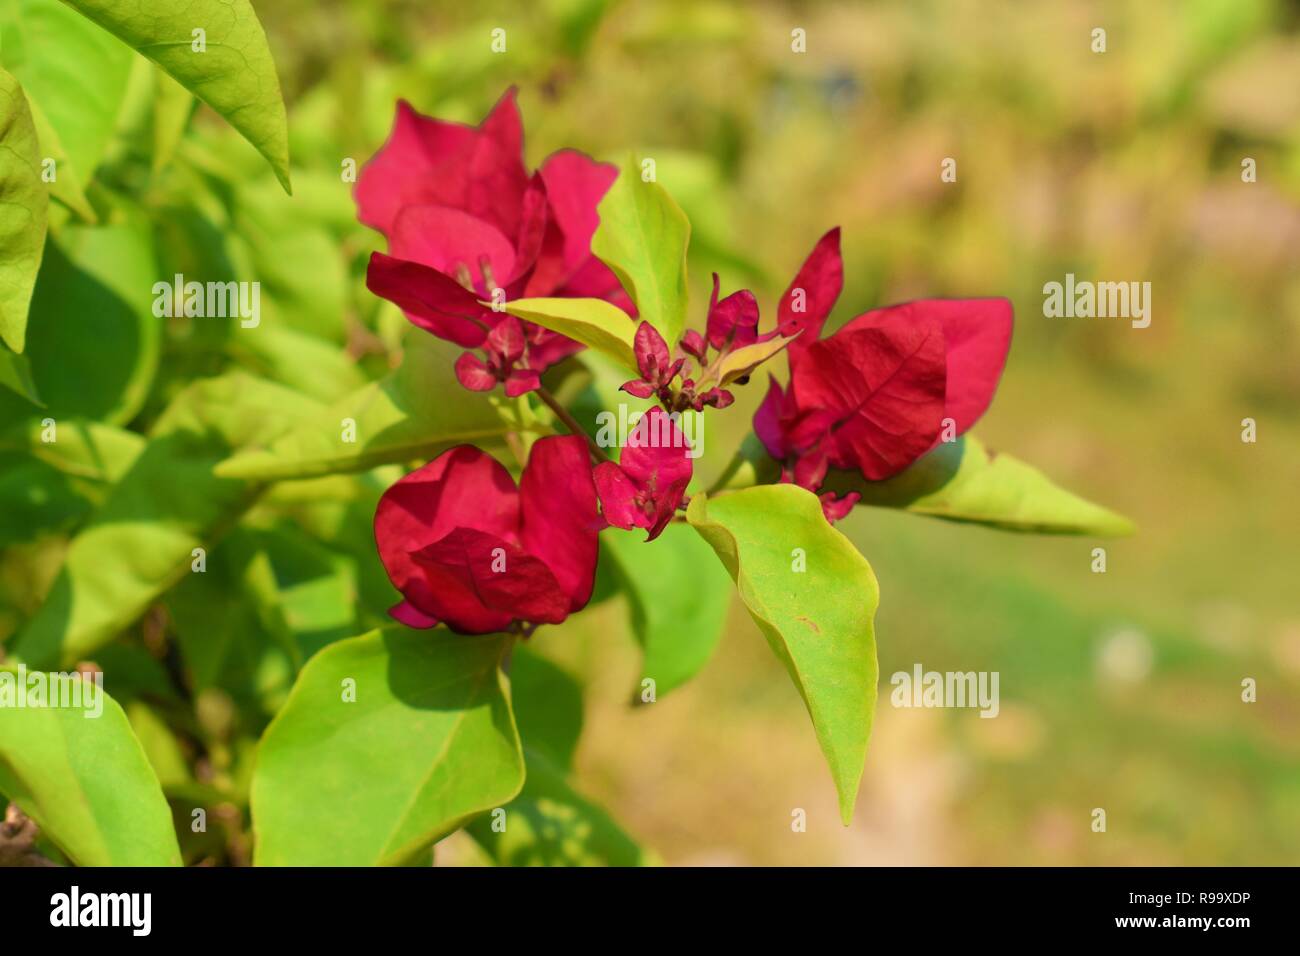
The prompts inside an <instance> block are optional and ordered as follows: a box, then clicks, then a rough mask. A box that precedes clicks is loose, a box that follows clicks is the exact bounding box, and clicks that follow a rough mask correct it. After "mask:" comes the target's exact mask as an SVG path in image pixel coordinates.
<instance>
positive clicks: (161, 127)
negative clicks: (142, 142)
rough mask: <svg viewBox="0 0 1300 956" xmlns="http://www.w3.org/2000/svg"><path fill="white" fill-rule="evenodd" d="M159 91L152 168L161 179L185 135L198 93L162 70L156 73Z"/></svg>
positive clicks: (155, 115)
mask: <svg viewBox="0 0 1300 956" xmlns="http://www.w3.org/2000/svg"><path fill="white" fill-rule="evenodd" d="M154 79H155V80H156V82H157V89H156V91H155V93H154V102H153V162H152V164H151V169H152V171H153V174H154V175H155V176H157V175H158V174H159V173H161V172H162V171H163V170H164V169H166V168H167V165H168V163H170V162H171V161H172V157H173V156H175V155H176V147H177V146H179V145H180V142H181V137H182V136H184V135H185V127H186V126H188V125H189V122H190V114H191V113H193V112H194V94H193V93H191V92H190V91H189V90H187V89H186V88H185V87H183V86H181V85H180V84H179V83H177V82H176V81H175V80H173V79H172V78H171V77H170V76H169V75H167V74H166V73H164V72H163V71H162V70H156V71H155V74H154Z"/></svg>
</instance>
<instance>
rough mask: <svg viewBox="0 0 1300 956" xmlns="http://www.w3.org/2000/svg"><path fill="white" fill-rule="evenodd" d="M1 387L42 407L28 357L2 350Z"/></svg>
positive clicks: (0, 358) (0, 350)
mask: <svg viewBox="0 0 1300 956" xmlns="http://www.w3.org/2000/svg"><path fill="white" fill-rule="evenodd" d="M0 385H3V386H4V387H5V388H7V389H9V390H10V391H11V392H15V393H16V394H18V395H21V396H22V397H23V398H25V399H27V401H29V402H31V403H32V404H33V405H40V404H42V403H41V399H40V396H39V395H37V394H36V383H35V382H33V381H32V364H31V362H29V361H28V360H27V356H25V355H20V354H19V353H17V352H10V351H9V350H8V349H0Z"/></svg>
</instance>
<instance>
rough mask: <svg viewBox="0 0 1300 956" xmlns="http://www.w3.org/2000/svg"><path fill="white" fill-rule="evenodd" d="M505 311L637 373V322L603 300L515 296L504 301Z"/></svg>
mask: <svg viewBox="0 0 1300 956" xmlns="http://www.w3.org/2000/svg"><path fill="white" fill-rule="evenodd" d="M506 311H507V312H509V313H510V314H511V315H515V316H518V317H519V318H521V319H525V320H527V321H529V322H532V323H533V324H535V325H540V326H541V327H542V328H544V329H550V330H551V331H552V332H559V333H560V334H561V335H567V336H568V337H569V338H571V339H573V340H574V341H575V342H581V343H582V344H583V345H585V346H587V347H588V348H592V349H595V350H596V351H597V352H600V353H601V354H603V355H607V356H609V357H610V358H611V359H613V360H614V361H615V362H618V363H619V364H620V365H622V366H623V367H625V368H627V369H629V370H631V371H632V372H636V358H635V356H634V354H633V348H632V343H633V340H634V338H635V336H636V323H635V322H633V321H632V318H631V317H630V316H629V315H628V314H627V313H626V312H624V311H623V310H622V309H620V308H619V307H618V306H616V305H612V304H610V303H609V302H606V301H605V300H604V299H516V300H515V301H514V302H509V303H507V304H506Z"/></svg>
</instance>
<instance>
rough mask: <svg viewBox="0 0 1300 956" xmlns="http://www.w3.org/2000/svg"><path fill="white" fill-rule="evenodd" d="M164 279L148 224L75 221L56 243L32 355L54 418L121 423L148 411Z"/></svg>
mask: <svg viewBox="0 0 1300 956" xmlns="http://www.w3.org/2000/svg"><path fill="white" fill-rule="evenodd" d="M157 279H158V266H157V262H156V260H155V258H154V253H153V239H152V235H151V232H150V230H149V228H148V227H147V226H145V225H143V224H135V223H130V224H128V223H114V224H113V225H109V226H69V227H66V228H64V229H63V230H61V231H60V233H59V236H58V240H57V241H51V242H50V243H48V245H47V248H46V253H45V261H44V262H43V263H41V272H40V275H39V277H38V278H37V280H36V291H35V293H34V294H33V296H32V305H31V323H30V325H29V327H28V330H27V339H28V341H27V355H28V357H29V358H30V359H31V363H32V375H33V377H34V378H35V380H36V386H37V388H38V389H39V390H40V395H41V398H42V399H44V401H45V403H46V405H48V406H49V411H50V414H51V417H54V418H58V419H62V418H65V417H84V418H93V419H102V420H104V421H107V422H110V423H113V424H119V425H120V424H125V423H126V422H128V421H130V420H131V419H132V418H134V417H135V415H136V413H137V412H139V411H140V408H141V407H142V406H143V405H144V402H145V399H146V398H147V397H148V394H149V387H150V385H151V384H152V382H153V378H154V375H155V374H156V373H157V370H158V359H159V351H160V347H161V333H162V324H161V322H160V320H159V319H158V318H157V317H155V316H154V314H153V293H152V289H153V284H154V282H155V281H157ZM73 320H75V324H74V322H73ZM74 329H75V331H74Z"/></svg>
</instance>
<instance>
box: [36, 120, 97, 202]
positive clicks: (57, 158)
mask: <svg viewBox="0 0 1300 956" xmlns="http://www.w3.org/2000/svg"><path fill="white" fill-rule="evenodd" d="M28 105H29V106H30V107H31V108H32V122H33V124H35V126H36V139H37V141H38V142H39V143H40V150H41V154H42V156H41V158H42V160H44V159H52V160H54V170H55V179H54V182H52V183H50V184H49V187H50V195H51V196H53V197H54V198H55V199H57V200H58V201H59V202H61V203H63V205H65V206H67V207H68V208H69V209H71V210H72V211H73V212H75V213H76V214H77V215H78V216H79V217H81V219H82V220H83V221H84V222H89V223H95V222H98V221H99V216H97V215H96V214H95V209H94V207H93V206H91V205H90V200H89V199H87V198H86V193H85V190H84V189H82V187H81V183H80V181H79V179H78V176H77V173H76V167H75V166H74V165H73V163H72V161H71V160H69V159H68V153H67V150H65V149H64V148H63V140H62V139H60V138H59V134H58V133H57V132H55V130H54V127H53V126H51V125H50V121H49V120H47V119H46V118H45V114H44V113H42V112H41V108H40V107H39V106H38V105H37V104H36V102H35V101H34V100H29V101H28ZM60 172H62V175H59V173H60Z"/></svg>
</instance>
